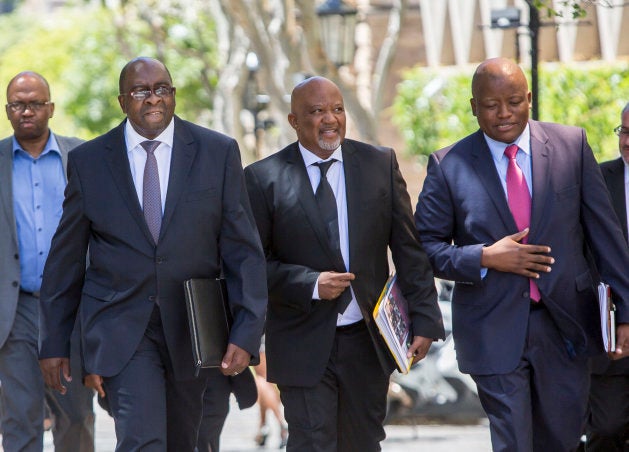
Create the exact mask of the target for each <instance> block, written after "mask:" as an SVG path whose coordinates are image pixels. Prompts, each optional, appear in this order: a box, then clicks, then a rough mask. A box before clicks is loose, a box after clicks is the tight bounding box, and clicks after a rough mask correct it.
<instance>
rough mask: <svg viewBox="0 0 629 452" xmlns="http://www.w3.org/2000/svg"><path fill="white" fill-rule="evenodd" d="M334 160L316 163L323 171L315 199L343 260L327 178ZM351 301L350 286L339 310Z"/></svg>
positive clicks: (334, 208) (337, 223)
mask: <svg viewBox="0 0 629 452" xmlns="http://www.w3.org/2000/svg"><path fill="white" fill-rule="evenodd" d="M334 162H336V159H331V160H328V161H327V162H319V163H315V165H317V166H318V167H319V171H321V181H320V182H319V186H318V187H317V191H316V192H315V199H316V200H317V205H318V206H319V211H320V213H321V218H322V219H323V223H324V224H325V230H326V232H327V234H328V240H329V242H330V246H331V247H332V250H334V252H338V255H339V256H340V259H341V262H342V261H343V255H342V254H341V240H340V237H339V216H338V211H337V208H336V197H335V196H334V192H333V191H332V187H331V186H330V182H328V178H327V172H328V169H330V166H332V164H333V163H334ZM350 301H352V294H351V291H350V290H349V288H348V289H345V290H344V291H343V292H342V293H341V295H339V297H338V306H337V308H338V312H340V313H342V312H344V311H345V309H346V308H347V305H348V304H349V302H350Z"/></svg>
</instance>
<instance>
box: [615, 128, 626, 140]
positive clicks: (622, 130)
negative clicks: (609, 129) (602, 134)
mask: <svg viewBox="0 0 629 452" xmlns="http://www.w3.org/2000/svg"><path fill="white" fill-rule="evenodd" d="M614 133H615V134H616V135H618V136H619V137H626V136H629V129H628V128H626V127H623V126H618V127H616V128H615V129H614Z"/></svg>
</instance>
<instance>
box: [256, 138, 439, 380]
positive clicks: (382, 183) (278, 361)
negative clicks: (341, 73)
mask: <svg viewBox="0 0 629 452" xmlns="http://www.w3.org/2000/svg"><path fill="white" fill-rule="evenodd" d="M342 152H343V167H344V172H345V185H346V194H347V215H348V226H349V254H350V256H349V271H350V272H352V273H354V274H355V275H356V279H355V280H354V281H352V288H353V290H354V293H355V295H356V299H357V302H358V305H359V307H360V309H361V311H362V315H363V318H364V319H365V321H366V323H367V327H368V329H369V332H370V334H371V338H372V340H373V342H374V344H375V349H376V352H377V353H378V356H379V358H380V360H381V363H382V364H383V367H384V369H385V370H386V371H387V372H391V371H392V370H393V368H394V366H395V365H394V363H393V360H392V359H391V358H390V357H389V355H388V353H386V352H385V351H384V350H386V348H385V347H386V346H385V345H384V343H383V342H382V339H381V337H380V335H379V333H378V332H377V329H376V326H375V324H374V321H373V317H372V311H373V308H374V305H375V303H376V301H377V299H378V296H379V295H380V292H381V291H382V288H383V286H384V283H385V281H386V279H387V277H388V275H389V261H388V257H387V250H388V249H390V250H391V253H392V257H393V262H394V264H395V266H396V270H397V274H398V278H399V279H398V281H399V283H400V285H401V288H402V291H403V293H404V294H405V295H406V298H407V300H408V302H409V311H410V316H411V320H412V323H413V330H414V334H415V335H418V336H424V337H429V338H435V339H437V338H443V337H444V331H443V324H442V321H441V313H440V311H439V307H438V304H437V294H436V291H435V287H434V281H433V275H432V271H431V268H430V263H429V262H428V259H427V257H426V254H425V252H424V250H423V249H422V248H421V246H420V244H419V242H418V238H417V231H416V230H415V229H414V227H413V217H412V210H411V204H410V198H409V196H408V193H407V191H406V183H405V182H404V179H403V178H402V175H401V173H400V171H399V167H398V163H397V160H396V158H395V153H394V152H393V150H392V149H390V148H380V149H378V148H375V147H374V146H370V145H367V144H364V143H360V142H357V141H354V140H349V139H346V140H345V141H343V145H342ZM245 177H246V180H247V188H248V192H249V196H250V197H251V205H252V208H253V213H254V216H255V218H256V221H257V224H258V229H259V232H260V236H261V238H262V246H263V248H264V250H265V253H266V257H267V274H268V285H269V312H268V315H267V324H266V336H265V338H266V340H265V346H266V354H267V366H268V378H269V381H273V382H276V383H279V384H284V385H290V386H313V385H315V384H316V383H318V382H319V381H320V380H321V377H322V375H323V372H324V370H325V367H326V364H327V362H328V359H329V357H330V352H331V349H332V345H333V341H334V336H335V334H336V320H337V306H336V303H334V302H330V301H323V300H313V299H312V294H313V289H314V285H315V283H316V281H317V278H318V276H319V273H320V272H322V271H329V270H335V271H338V272H345V271H346V270H345V265H344V263H343V261H342V260H341V259H340V257H337V254H335V253H334V252H333V250H332V248H331V247H330V244H329V241H328V238H327V235H326V231H325V226H324V223H323V220H322V219H321V215H320V214H319V210H318V207H317V204H316V200H315V197H314V193H313V190H312V185H311V184H310V180H309V179H308V173H307V170H306V166H305V164H304V161H303V158H302V156H301V153H300V151H299V146H298V144H297V142H295V143H292V144H290V145H288V146H287V147H285V148H284V149H282V150H281V151H279V152H277V153H276V154H273V155H271V156H269V157H267V158H266V159H264V160H261V161H259V162H256V163H253V164H252V165H249V166H248V167H247V168H245ZM365 378H369V376H365Z"/></svg>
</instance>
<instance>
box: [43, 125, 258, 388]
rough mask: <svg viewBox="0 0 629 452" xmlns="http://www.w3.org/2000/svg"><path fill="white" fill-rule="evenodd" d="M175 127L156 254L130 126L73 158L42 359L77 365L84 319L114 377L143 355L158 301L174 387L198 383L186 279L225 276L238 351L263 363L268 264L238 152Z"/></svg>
mask: <svg viewBox="0 0 629 452" xmlns="http://www.w3.org/2000/svg"><path fill="white" fill-rule="evenodd" d="M174 120H175V132H174V141H173V150H172V159H171V167H170V179H169V184H168V190H167V195H166V204H165V209H164V215H163V220H162V227H161V232H160V237H159V240H158V243H157V245H155V244H154V242H153V239H152V238H151V234H150V232H149V229H148V227H147V225H146V222H145V220H144V216H143V213H142V209H141V208H140V203H139V200H138V196H137V192H136V190H135V187H134V185H133V180H132V177H131V170H130V167H129V160H128V157H127V148H126V144H125V138H124V122H123V123H122V124H120V125H119V126H118V127H116V128H114V129H113V130H111V131H109V132H108V133H106V134H105V135H102V136H100V137H98V138H96V139H94V140H92V141H89V142H87V143H85V144H83V145H81V146H79V147H78V148H76V149H75V150H74V151H72V152H71V153H70V154H69V156H68V186H67V189H66V193H65V201H64V205H63V215H62V218H61V222H60V224H59V228H58V230H57V232H56V233H55V236H54V238H53V240H52V247H51V251H50V254H49V257H48V260H47V262H46V267H45V270H44V278H43V284H42V290H41V300H40V303H41V315H40V324H41V330H40V332H41V338H40V341H41V345H40V357H41V358H48V357H67V356H68V352H69V340H70V332H71V330H72V325H73V321H74V317H75V315H76V314H77V311H78V315H79V316H80V319H81V325H82V347H83V353H84V365H85V369H86V371H87V372H89V373H96V374H99V375H102V376H106V377H108V376H112V375H116V374H117V373H119V372H120V370H121V369H122V368H123V367H124V366H125V364H126V363H127V362H128V361H129V359H130V357H131V356H132V355H133V353H134V352H135V350H136V348H137V346H138V344H139V343H140V340H141V338H142V336H143V334H144V331H145V329H146V326H147V324H148V321H149V318H150V316H151V312H152V310H153V307H154V304H155V302H156V300H159V306H160V312H161V316H162V324H163V329H164V335H165V338H166V342H167V346H168V351H169V355H170V359H171V361H172V364H173V367H174V371H175V377H176V378H178V379H187V378H192V376H193V371H194V366H193V359H192V348H191V342H190V335H189V329H188V324H187V315H186V309H185V303H184V290H183V281H184V280H186V279H188V278H203V277H204V278H214V277H217V276H219V274H220V272H221V269H222V270H223V273H224V275H225V278H226V279H227V289H228V294H229V301H230V305H231V310H232V313H233V317H234V325H233V329H232V331H231V333H230V342H232V343H234V344H236V345H238V346H240V347H242V348H243V349H245V350H247V351H248V352H249V353H251V354H252V355H253V356H257V355H258V348H259V345H260V337H261V334H262V329H263V323H264V316H265V311H266V298H267V295H266V280H265V278H264V271H265V260H264V255H263V253H262V249H261V246H260V241H259V238H258V234H257V230H256V226H255V221H254V219H253V216H252V214H251V210H250V206H249V199H248V197H247V193H246V188H245V183H244V177H243V173H242V166H241V163H240V155H239V150H238V145H237V143H236V141H235V140H233V139H232V138H229V137H227V136H224V135H222V134H219V133H217V132H214V131H211V130H208V129H205V128H202V127H199V126H196V125H194V124H192V123H189V122H187V121H183V120H181V119H179V118H177V117H175V119H174ZM88 249H89V265H88V267H87V269H86V268H85V256H86V254H87V252H88Z"/></svg>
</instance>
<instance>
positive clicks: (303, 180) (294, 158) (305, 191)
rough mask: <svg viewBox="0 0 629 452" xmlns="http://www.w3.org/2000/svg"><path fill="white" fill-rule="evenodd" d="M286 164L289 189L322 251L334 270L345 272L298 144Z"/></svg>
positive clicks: (292, 149) (294, 146)
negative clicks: (333, 244)
mask: <svg viewBox="0 0 629 452" xmlns="http://www.w3.org/2000/svg"><path fill="white" fill-rule="evenodd" d="M286 163H288V165H287V173H288V174H287V176H288V186H289V188H288V189H289V190H291V191H293V190H294V194H295V196H296V197H297V199H298V200H299V204H300V205H301V207H302V209H303V210H304V213H305V214H306V219H307V220H308V222H309V223H310V225H311V226H312V228H313V230H314V232H315V235H316V236H317V239H318V240H319V243H320V244H321V249H322V250H323V251H324V252H325V253H326V254H327V255H328V257H329V258H330V261H331V262H333V263H334V269H335V270H336V271H339V272H345V264H344V263H343V259H342V258H341V256H340V254H339V253H336V252H335V251H334V250H333V249H332V248H331V247H330V243H329V241H328V235H327V233H326V231H325V225H324V224H323V221H322V219H321V214H320V213H319V207H318V206H317V201H316V199H315V197H314V192H313V190H312V185H311V184H310V178H309V177H308V171H307V170H306V164H305V163H304V159H303V158H302V157H301V153H300V152H299V146H298V145H297V143H294V145H293V146H292V147H291V148H290V149H289V151H288V156H287V159H286Z"/></svg>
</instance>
